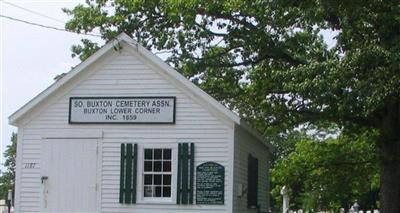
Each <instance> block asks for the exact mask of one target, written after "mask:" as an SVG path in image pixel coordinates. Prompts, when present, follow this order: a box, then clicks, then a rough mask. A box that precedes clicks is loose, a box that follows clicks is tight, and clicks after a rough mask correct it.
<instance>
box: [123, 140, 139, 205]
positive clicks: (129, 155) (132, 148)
mask: <svg viewBox="0 0 400 213" xmlns="http://www.w3.org/2000/svg"><path fill="white" fill-rule="evenodd" d="M120 169H121V170H120V185H119V186H120V187H119V202H120V203H127V204H131V203H136V172H137V145H136V144H134V145H132V144H121V167H120Z"/></svg>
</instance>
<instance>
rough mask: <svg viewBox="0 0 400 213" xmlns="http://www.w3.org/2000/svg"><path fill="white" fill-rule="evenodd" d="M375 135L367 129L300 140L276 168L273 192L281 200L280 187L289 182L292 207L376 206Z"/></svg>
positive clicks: (376, 169) (377, 182) (272, 173)
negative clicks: (329, 137)
mask: <svg viewBox="0 0 400 213" xmlns="http://www.w3.org/2000/svg"><path fill="white" fill-rule="evenodd" d="M374 137H376V134H374V133H368V132H364V133H362V134H359V135H351V136H347V135H345V134H342V135H341V136H340V137H338V138H337V139H324V140H321V141H320V140H316V139H313V138H308V139H304V140H302V141H300V142H298V143H296V145H295V151H293V152H291V153H290V154H289V155H288V156H287V157H286V158H281V159H279V160H278V162H277V163H276V165H275V167H274V168H273V169H272V172H271V176H272V182H273V183H274V188H273V190H272V195H273V196H274V197H275V198H276V200H281V195H280V194H279V193H280V189H281V188H282V186H284V185H286V186H288V187H289V188H290V189H291V190H290V193H291V196H290V197H291V199H292V200H291V202H292V208H297V209H299V208H303V209H305V210H311V209H314V210H317V209H318V210H334V211H335V212H338V211H339V208H341V207H345V208H346V209H348V208H349V207H350V205H351V204H352V203H353V202H354V201H355V200H358V202H359V203H360V204H361V206H363V207H364V208H370V209H375V208H376V203H375V201H376V200H377V191H378V189H379V169H378V168H379V167H378V163H377V162H378V161H377V149H376V147H375V141H374ZM371 196H375V197H372V198H371Z"/></svg>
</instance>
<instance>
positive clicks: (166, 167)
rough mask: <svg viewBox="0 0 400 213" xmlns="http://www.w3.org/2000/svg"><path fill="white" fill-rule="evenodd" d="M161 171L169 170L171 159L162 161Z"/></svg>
mask: <svg viewBox="0 0 400 213" xmlns="http://www.w3.org/2000/svg"><path fill="white" fill-rule="evenodd" d="M163 171H164V172H170V171H171V161H164V162H163Z"/></svg>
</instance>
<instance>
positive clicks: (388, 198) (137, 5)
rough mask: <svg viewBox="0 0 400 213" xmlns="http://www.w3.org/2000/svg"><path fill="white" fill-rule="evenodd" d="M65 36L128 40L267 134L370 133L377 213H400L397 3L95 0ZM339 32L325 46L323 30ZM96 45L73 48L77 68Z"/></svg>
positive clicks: (76, 11) (76, 12)
mask: <svg viewBox="0 0 400 213" xmlns="http://www.w3.org/2000/svg"><path fill="white" fill-rule="evenodd" d="M65 12H67V13H68V14H69V15H71V16H72V18H71V20H70V21H68V23H67V24H66V28H67V29H68V30H71V31H75V32H92V31H94V30H98V31H99V32H100V33H101V35H102V36H103V38H104V39H105V40H107V41H108V40H110V39H111V38H113V37H114V36H115V35H117V34H118V33H119V32H126V33H128V34H130V35H131V36H132V37H134V38H135V39H136V40H137V41H138V42H140V43H141V44H142V45H143V46H145V47H147V48H148V49H150V50H153V51H164V52H169V57H168V59H167V62H168V63H170V64H171V65H173V66H174V67H175V68H176V69H177V70H179V71H180V72H181V73H182V74H183V75H185V76H186V77H188V78H191V79H193V81H194V82H196V83H198V84H199V86H200V87H202V88H203V89H205V90H206V91H207V92H209V93H210V94H211V95H213V96H214V97H216V98H217V99H218V100H220V101H221V102H222V103H224V104H226V105H227V106H228V107H229V108H231V109H234V110H236V111H237V112H238V113H239V114H240V115H241V116H242V117H244V118H245V119H248V120H249V121H250V122H251V123H252V124H253V125H254V126H255V127H256V128H258V129H259V130H260V131H262V132H263V133H264V134H265V135H271V134H273V133H277V132H279V131H284V130H286V129H291V128H293V127H296V126H299V125H314V126H316V127H320V126H321V125H331V124H332V123H333V124H335V125H337V126H338V127H339V128H340V129H343V130H346V131H349V132H351V131H357V130H358V129H361V128H367V129H368V131H375V130H376V131H377V132H378V135H379V136H378V137H377V139H376V140H377V141H378V143H377V147H378V149H379V150H380V152H379V162H380V168H381V171H380V175H381V181H380V183H381V187H380V188H381V201H382V206H381V211H382V212H384V213H388V212H390V213H391V212H400V202H399V200H400V157H399V156H400V155H399V153H400V107H399V106H400V90H399V86H400V72H399V70H400V67H399V66H400V51H399V50H400V6H399V3H398V1H397V0H386V1H381V0H354V1H332V0H319V1H316V0H304V1H288V0H270V1H259V0H255V1H242V0H221V1H211V0H201V1H200V0H188V1H179V0H166V1H155V0H115V1H106V0H97V1H88V2H87V4H86V5H79V6H77V7H75V8H73V9H71V10H68V9H65ZM324 30H330V31H333V32H335V33H336V34H337V36H336V37H335V41H336V43H335V45H334V46H333V47H332V48H328V46H327V45H326V44H325V42H324V40H323V38H322V36H321V32H322V31H324ZM97 48H98V47H97V45H96V44H95V43H93V42H91V41H88V40H86V41H83V45H77V46H74V47H73V50H74V54H76V55H79V57H80V58H81V59H82V60H84V59H85V58H87V57H88V56H89V55H90V54H91V53H93V51H94V50H95V49H97Z"/></svg>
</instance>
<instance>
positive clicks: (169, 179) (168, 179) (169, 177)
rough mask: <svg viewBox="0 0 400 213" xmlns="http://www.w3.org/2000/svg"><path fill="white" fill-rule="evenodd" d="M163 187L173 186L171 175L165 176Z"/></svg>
mask: <svg viewBox="0 0 400 213" xmlns="http://www.w3.org/2000/svg"><path fill="white" fill-rule="evenodd" d="M163 185H171V175H163Z"/></svg>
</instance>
